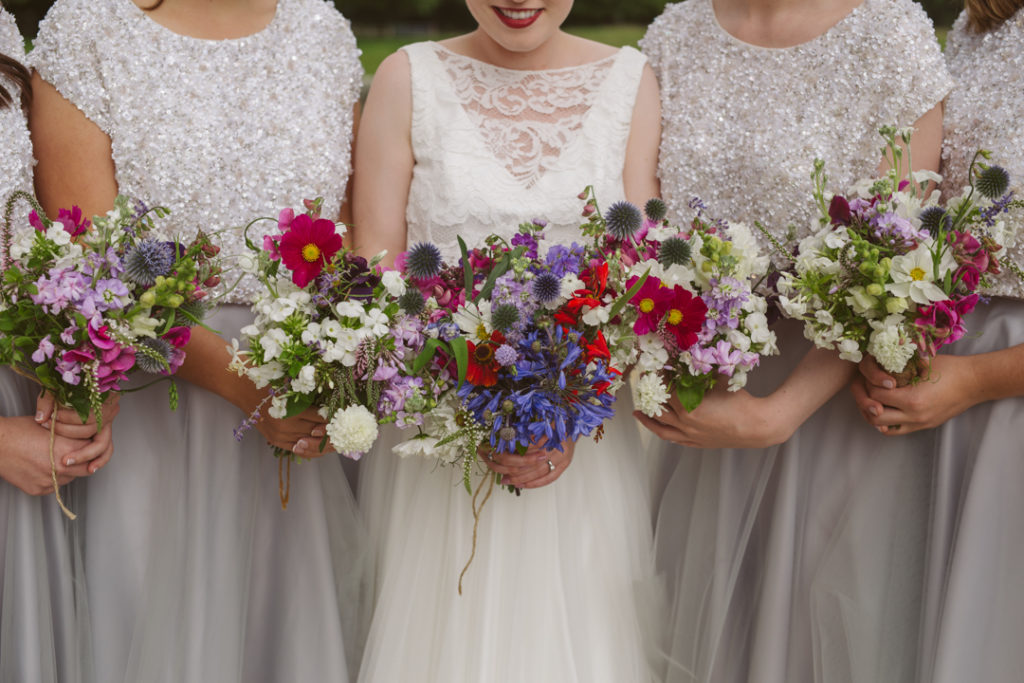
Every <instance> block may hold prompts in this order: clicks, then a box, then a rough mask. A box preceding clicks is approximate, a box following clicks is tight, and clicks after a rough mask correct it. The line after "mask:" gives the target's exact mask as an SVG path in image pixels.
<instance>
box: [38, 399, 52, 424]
mask: <svg viewBox="0 0 1024 683" xmlns="http://www.w3.org/2000/svg"><path fill="white" fill-rule="evenodd" d="M53 403H54V399H53V394H51V393H49V392H43V393H42V394H41V395H40V396H39V398H37V399H36V422H38V423H39V424H42V423H44V422H46V421H48V420H49V419H50V416H51V415H53Z"/></svg>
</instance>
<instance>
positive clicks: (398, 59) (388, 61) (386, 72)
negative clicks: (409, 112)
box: [370, 45, 412, 95]
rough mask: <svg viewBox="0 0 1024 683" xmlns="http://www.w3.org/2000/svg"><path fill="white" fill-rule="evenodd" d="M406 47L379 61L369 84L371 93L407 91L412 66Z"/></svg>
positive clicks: (392, 93)
mask: <svg viewBox="0 0 1024 683" xmlns="http://www.w3.org/2000/svg"><path fill="white" fill-rule="evenodd" d="M408 47H410V46H408V45H407V46H406V47H404V48H402V49H401V50H398V51H397V52H392V53H391V54H390V55H388V56H387V57H385V58H384V61H382V62H381V63H380V66H378V67H377V72H376V73H375V74H374V75H373V82H372V84H371V86H370V88H371V91H372V92H373V93H375V94H388V95H394V94H396V93H408V92H409V87H410V81H411V80H412V67H411V58H410V56H409V51H408V49H407V48H408Z"/></svg>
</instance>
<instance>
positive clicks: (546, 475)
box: [508, 448, 572, 489]
mask: <svg viewBox="0 0 1024 683" xmlns="http://www.w3.org/2000/svg"><path fill="white" fill-rule="evenodd" d="M548 453H549V455H550V458H546V459H545V460H544V461H543V462H541V463H539V464H538V466H537V467H536V468H533V469H532V470H531V471H530V472H523V474H522V476H521V477H519V478H518V479H516V480H512V479H511V478H509V482H508V483H509V484H512V485H513V486H516V487H517V488H521V489H536V488H540V487H541V486H547V485H548V484H550V483H552V482H554V481H555V480H556V479H558V478H559V477H560V476H562V473H563V472H565V470H566V469H568V468H569V463H571V462H572V451H571V449H568V448H567V449H566V451H565V452H561V451H557V450H553V451H549V452H548Z"/></svg>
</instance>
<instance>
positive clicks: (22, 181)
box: [0, 7, 33, 219]
mask: <svg viewBox="0 0 1024 683" xmlns="http://www.w3.org/2000/svg"><path fill="white" fill-rule="evenodd" d="M0 54H5V55H7V56H8V57H11V58H13V59H18V60H21V59H23V58H24V55H25V43H23V42H22V40H21V34H19V33H18V27H17V26H16V25H15V23H14V17H13V16H12V15H11V14H10V13H9V12H7V11H6V10H4V9H3V8H2V7H0ZM0 82H2V83H3V86H4V89H5V90H7V92H8V93H10V94H11V96H12V97H13V98H14V102H13V103H12V104H11V106H9V107H7V108H5V109H0V206H2V205H3V203H4V202H6V201H7V197H8V195H10V194H11V193H12V192H14V191H15V190H25V191H28V192H31V191H32V164H33V160H32V141H31V140H30V139H29V136H28V125H27V124H26V123H25V114H24V113H23V112H22V110H21V103H20V101H19V99H18V98H19V96H20V92H21V91H20V90H19V89H18V86H17V85H16V84H15V83H14V82H13V81H11V80H10V79H9V78H5V77H3V76H0ZM22 206H25V205H24V204H23V205H22ZM0 213H2V211H0ZM0 219H2V216H0Z"/></svg>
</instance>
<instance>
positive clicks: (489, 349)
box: [466, 331, 505, 387]
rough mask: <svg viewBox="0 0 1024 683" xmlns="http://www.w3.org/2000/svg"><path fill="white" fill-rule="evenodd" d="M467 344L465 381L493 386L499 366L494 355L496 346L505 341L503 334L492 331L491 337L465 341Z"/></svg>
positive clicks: (479, 385)
mask: <svg viewBox="0 0 1024 683" xmlns="http://www.w3.org/2000/svg"><path fill="white" fill-rule="evenodd" d="M466 343H467V345H468V346H469V363H468V366H469V367H467V368H466V381H467V382H469V383H470V384H473V385H475V386H478V387H493V386H494V385H495V384H497V383H498V370H500V369H501V366H500V365H499V364H498V361H497V359H496V358H495V357H494V354H495V352H496V351H497V350H498V347H499V346H501V345H502V344H504V343H505V335H503V334H502V333H501V332H498V331H494V332H492V333H491V338H490V339H488V340H487V341H482V342H480V343H479V344H474V343H473V342H471V341H467V342H466Z"/></svg>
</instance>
